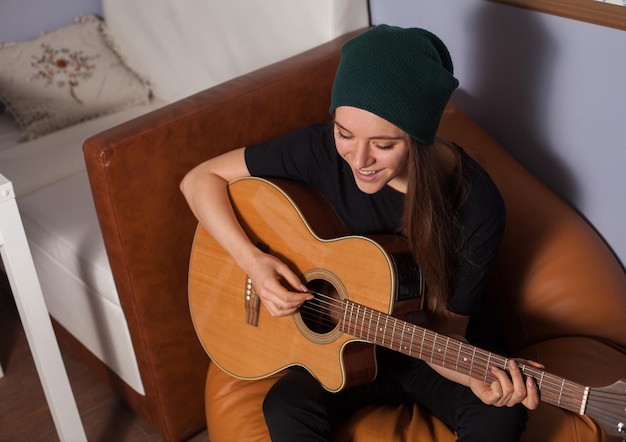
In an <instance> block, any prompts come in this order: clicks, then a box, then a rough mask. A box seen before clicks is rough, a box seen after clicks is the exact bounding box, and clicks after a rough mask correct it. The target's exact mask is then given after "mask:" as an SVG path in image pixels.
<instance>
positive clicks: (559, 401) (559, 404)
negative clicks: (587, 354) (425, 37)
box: [556, 379, 565, 407]
mask: <svg viewBox="0 0 626 442" xmlns="http://www.w3.org/2000/svg"><path fill="white" fill-rule="evenodd" d="M564 385H565V379H563V380H562V381H561V391H559V400H558V401H557V403H556V404H557V405H558V406H559V407H560V406H561V398H562V397H563V386H564Z"/></svg>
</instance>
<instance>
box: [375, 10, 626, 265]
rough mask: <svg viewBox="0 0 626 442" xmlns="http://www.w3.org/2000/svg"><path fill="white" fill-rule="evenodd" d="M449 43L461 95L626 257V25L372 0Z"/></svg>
mask: <svg viewBox="0 0 626 442" xmlns="http://www.w3.org/2000/svg"><path fill="white" fill-rule="evenodd" d="M370 5H371V14H372V22H373V23H374V24H380V23H388V24H395V25H399V26H418V27H424V28H427V29H430V30H431V31H433V32H435V33H436V34H438V35H439V36H440V37H441V38H442V39H443V40H444V41H445V42H446V44H447V45H448V47H449V49H450V52H451V54H452V58H453V60H454V64H455V70H456V75H457V77H458V78H459V80H460V82H461V86H460V90H459V91H458V93H456V94H455V96H454V100H455V101H456V102H457V103H458V104H459V105H460V106H461V107H462V108H463V109H464V110H465V111H466V112H468V113H469V114H470V115H471V116H472V117H474V118H475V119H476V120H477V121H478V122H480V124H481V125H482V126H483V127H485V128H486V129H487V130H488V131H489V132H490V133H491V135H493V136H494V137H495V138H496V139H497V140H498V141H500V142H501V143H502V144H503V145H504V146H505V147H506V148H507V150H509V151H510V152H511V153H512V154H513V155H514V156H515V157H516V158H517V159H518V160H519V161H520V162H522V163H523V164H524V165H525V166H526V167H527V168H528V169H530V170H531V171H532V172H533V173H534V174H535V175H536V176H537V177H538V178H539V179H541V180H542V181H543V182H544V183H546V184H547V185H548V186H549V187H551V188H552V189H553V190H554V191H555V192H556V193H557V194H559V195H560V196H561V197H562V198H564V199H565V200H566V201H568V202H569V203H570V204H571V205H572V206H574V207H575V208H576V209H578V210H579V211H580V212H581V213H582V214H583V215H584V216H585V217H586V218H587V219H588V220H589V222H590V223H591V224H592V225H593V226H594V227H595V228H596V230H597V231H598V232H599V233H600V234H601V235H602V236H603V237H604V239H605V240H606V242H607V243H608V244H609V246H610V247H611V248H612V249H613V251H614V252H615V254H616V255H617V256H618V258H619V259H620V260H621V262H622V264H623V265H624V264H626V229H625V228H624V219H626V173H625V172H624V170H625V169H626V123H625V115H626V85H625V81H626V77H625V76H624V73H625V72H626V32H625V31H621V30H616V29H612V28H607V27H603V26H597V25H593V24H589V23H584V22H580V21H576V20H570V19H566V18H561V17H556V16H553V15H549V14H542V13H538V12H534V11H529V10H526V9H520V8H515V7H512V6H507V5H502V4H497V3H493V2H489V1H484V0H394V1H392V2H390V1H388V0H370Z"/></svg>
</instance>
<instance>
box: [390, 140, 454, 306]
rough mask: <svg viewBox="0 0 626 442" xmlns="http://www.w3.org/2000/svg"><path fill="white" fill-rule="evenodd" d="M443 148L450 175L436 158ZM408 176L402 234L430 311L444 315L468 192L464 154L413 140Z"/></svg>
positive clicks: (439, 141)
mask: <svg viewBox="0 0 626 442" xmlns="http://www.w3.org/2000/svg"><path fill="white" fill-rule="evenodd" d="M439 143H444V144H446V145H448V146H449V147H450V150H451V151H452V152H453V153H454V156H455V161H456V166H455V167H454V169H453V170H452V172H451V173H446V172H445V171H444V170H443V168H442V167H441V165H440V161H439V160H438V157H437V153H436V147H437V144H439ZM407 172H408V177H409V178H408V188H407V193H406V199H405V204H404V215H403V219H402V231H403V233H404V235H405V236H406V237H407V239H408V241H409V243H410V247H411V251H412V253H413V256H414V258H415V260H416V262H417V264H418V265H419V266H420V268H421V270H422V274H423V277H424V282H425V287H426V300H427V306H428V309H429V311H430V312H432V313H433V314H435V315H443V314H445V312H446V311H447V306H448V297H449V295H450V293H451V290H452V286H453V275H454V272H455V267H456V264H457V262H458V259H459V249H458V245H457V243H458V234H459V219H458V209H459V207H460V204H461V202H462V199H463V198H464V196H465V192H466V189H465V188H466V186H465V185H464V182H463V179H462V171H461V154H460V152H459V150H458V149H457V148H456V146H454V145H452V144H450V143H447V142H445V141H443V140H441V139H437V140H436V141H435V145H432V146H430V145H425V144H422V143H420V142H418V141H416V140H413V139H412V146H411V148H410V149H409V156H408V164H407Z"/></svg>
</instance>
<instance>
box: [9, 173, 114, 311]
mask: <svg viewBox="0 0 626 442" xmlns="http://www.w3.org/2000/svg"><path fill="white" fill-rule="evenodd" d="M18 206H19V209H20V213H21V215H22V222H23V223H24V230H26V236H27V237H28V240H29V242H31V243H34V244H37V245H38V246H39V247H40V248H41V249H42V250H45V251H46V252H47V253H48V254H49V255H50V256H51V257H52V258H53V259H54V260H55V261H57V262H58V263H59V264H61V266H62V267H64V268H65V269H67V271H68V272H70V273H71V274H73V275H74V276H75V277H76V278H78V279H80V280H82V281H83V282H84V283H85V284H86V285H87V286H89V287H90V288H92V289H93V290H94V291H95V292H96V293H97V294H98V295H99V296H103V297H104V298H106V299H108V300H109V302H112V303H114V304H116V305H119V299H118V296H117V292H116V289H115V283H114V282H113V276H112V275H111V269H110V267H109V261H108V259H107V256H106V251H105V248H104V242H103V240H102V233H101V232H100V226H99V223H98V217H97V216H96V209H95V207H94V203H93V197H92V195H91V188H90V187H89V178H88V177H87V172H85V171H83V172H80V173H78V174H76V175H73V176H71V177H67V178H64V179H62V180H60V181H57V182H56V183H53V184H51V185H48V186H46V187H44V188H42V189H39V190H37V191H35V192H32V193H30V194H28V195H26V196H25V197H23V198H20V199H19V200H18Z"/></svg>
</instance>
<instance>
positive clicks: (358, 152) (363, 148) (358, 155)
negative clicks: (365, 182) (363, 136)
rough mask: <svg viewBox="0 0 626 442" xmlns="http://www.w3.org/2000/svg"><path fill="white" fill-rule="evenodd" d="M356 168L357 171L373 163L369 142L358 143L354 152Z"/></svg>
mask: <svg viewBox="0 0 626 442" xmlns="http://www.w3.org/2000/svg"><path fill="white" fill-rule="evenodd" d="M353 159H354V166H355V167H356V168H357V169H362V168H364V167H367V166H369V165H370V163H371V158H370V149H369V144H368V143H367V142H363V141H358V142H357V143H356V147H355V150H354V155H353Z"/></svg>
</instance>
